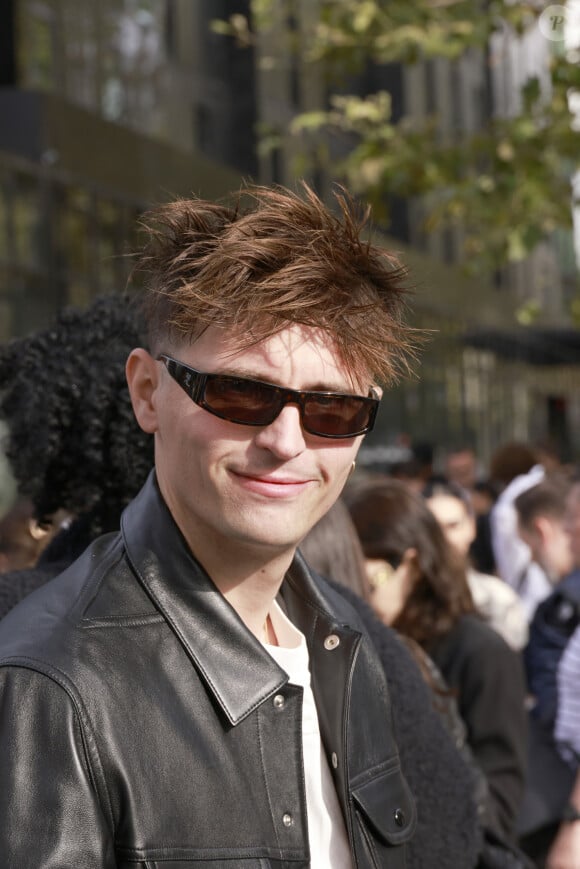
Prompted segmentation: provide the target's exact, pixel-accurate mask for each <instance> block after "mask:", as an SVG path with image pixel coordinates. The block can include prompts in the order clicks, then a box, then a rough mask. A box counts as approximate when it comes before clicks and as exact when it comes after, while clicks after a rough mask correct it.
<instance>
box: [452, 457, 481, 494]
mask: <svg viewBox="0 0 580 869" xmlns="http://www.w3.org/2000/svg"><path fill="white" fill-rule="evenodd" d="M445 473H446V476H447V477H448V478H449V479H450V480H451V481H452V482H454V483H457V485H459V486H463V488H464V489H472V488H473V486H474V485H475V482H476V480H477V459H476V457H475V454H474V453H473V452H472V451H471V450H460V451H458V452H456V453H450V454H449V455H448V456H447V461H446V467H445Z"/></svg>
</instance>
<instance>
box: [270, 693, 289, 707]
mask: <svg viewBox="0 0 580 869" xmlns="http://www.w3.org/2000/svg"><path fill="white" fill-rule="evenodd" d="M285 703H286V701H285V700H284V695H283V694H276V696H275V697H274V699H273V700H272V704H273V706H274V709H284V704H285Z"/></svg>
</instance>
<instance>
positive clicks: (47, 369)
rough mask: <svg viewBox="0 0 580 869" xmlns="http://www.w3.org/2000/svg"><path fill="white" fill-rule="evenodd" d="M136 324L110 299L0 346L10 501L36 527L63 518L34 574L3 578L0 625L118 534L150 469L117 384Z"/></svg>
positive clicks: (145, 442)
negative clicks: (97, 542) (14, 495)
mask: <svg viewBox="0 0 580 869" xmlns="http://www.w3.org/2000/svg"><path fill="white" fill-rule="evenodd" d="M140 322H141V320H140V314H139V307H138V304H137V302H136V300H135V299H134V297H132V296H129V295H128V294H119V293H117V294H110V295H105V296H100V297H98V298H97V299H95V300H94V301H93V302H92V304H90V305H89V306H88V307H87V308H86V309H81V308H74V307H67V308H64V309H63V310H62V311H60V312H59V313H58V314H57V315H56V317H55V320H54V322H53V323H52V324H51V325H50V326H48V327H47V328H46V329H42V330H39V331H37V332H35V333H33V334H31V335H28V336H25V337H23V338H18V339H14V340H13V341H11V342H9V343H8V344H5V345H4V346H2V347H0V419H2V420H3V421H4V422H5V424H6V426H7V429H8V434H7V437H6V438H5V443H4V450H5V453H6V456H7V458H8V460H9V462H10V466H11V469H12V472H13V474H14V477H15V478H16V481H17V484H18V489H19V492H20V494H21V495H22V496H26V497H28V498H29V499H30V500H31V501H32V503H33V505H34V514H35V515H34V518H35V519H36V521H37V522H38V523H39V524H40V525H45V526H46V525H48V524H49V523H50V522H51V518H52V517H53V516H55V514H57V513H64V514H66V515H67V516H69V517H71V520H70V523H67V524H66V526H65V527H64V528H63V530H62V531H61V532H60V533H59V534H57V536H56V537H55V538H54V539H53V541H52V542H51V543H50V544H49V546H48V547H47V549H46V550H45V551H44V552H43V554H42V556H41V558H40V560H39V563H38V566H37V568H36V569H34V570H26V571H19V572H17V573H14V572H13V573H8V574H6V575H3V576H2V578H1V582H0V617H2V616H3V615H5V613H6V612H8V610H9V609H11V608H12V606H14V605H15V604H16V603H17V602H18V600H19V599H20V598H21V597H23V596H24V595H25V594H27V593H28V592H30V591H31V590H32V589H34V588H36V587H37V586H38V585H41V584H42V583H43V582H44V581H46V580H47V579H49V578H50V577H51V576H53V575H55V574H56V573H58V572H59V571H60V570H61V569H62V568H64V567H66V566H68V564H69V563H70V562H71V561H72V560H74V558H75V557H76V556H77V555H80V553H81V552H82V551H83V550H84V549H85V547H86V546H88V544H89V543H90V542H91V541H92V540H93V539H95V538H96V537H97V536H98V535H100V534H103V533H105V532H108V531H114V530H117V529H118V527H119V519H120V516H121V513H122V511H123V509H124V508H125V507H126V506H127V504H128V503H129V502H130V501H131V499H132V498H133V497H134V496H135V495H136V494H137V492H138V491H139V489H140V488H141V486H142V485H143V483H144V482H145V479H146V477H147V474H148V473H149V471H150V470H151V468H152V467H153V438H152V437H151V436H150V435H148V434H146V433H145V432H144V431H143V430H142V429H141V428H140V427H139V426H138V425H137V422H136V420H135V416H134V414H133V410H132V407H131V400H130V397H129V390H128V388H127V381H126V378H125V362H126V359H127V356H128V355H129V353H130V351H131V350H132V348H133V347H135V346H136V345H139V344H141V343H142V341H143V339H142V329H141V328H140Z"/></svg>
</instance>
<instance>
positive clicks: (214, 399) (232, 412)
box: [204, 375, 280, 425]
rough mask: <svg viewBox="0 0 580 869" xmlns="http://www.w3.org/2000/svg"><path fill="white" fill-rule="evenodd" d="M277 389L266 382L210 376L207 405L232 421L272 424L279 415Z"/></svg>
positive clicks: (206, 398) (205, 397)
mask: <svg viewBox="0 0 580 869" xmlns="http://www.w3.org/2000/svg"><path fill="white" fill-rule="evenodd" d="M276 399H277V390H276V388H275V387H271V386H269V385H268V384H266V383H258V382H257V381H255V380H246V379H243V378H239V379H238V378H236V377H220V376H219V375H217V376H213V377H212V376H210V377H208V379H207V383H206V387H205V395H204V405H205V406H206V407H207V408H208V409H209V410H212V411H213V412H214V413H217V414H218V416H221V417H223V418H224V419H229V420H230V421H231V422H238V423H242V424H243V423H249V424H250V425H269V424H270V423H271V422H273V421H274V419H275V418H276V415H277V414H278V413H279V410H280V407H279V402H278V401H277V400H276Z"/></svg>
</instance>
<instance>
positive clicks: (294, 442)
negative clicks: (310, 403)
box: [254, 404, 306, 459]
mask: <svg viewBox="0 0 580 869" xmlns="http://www.w3.org/2000/svg"><path fill="white" fill-rule="evenodd" d="M254 442H255V444H256V446H259V447H261V448H262V449H266V450H269V451H270V452H271V453H273V454H274V455H275V456H277V457H278V458H280V459H291V458H294V456H297V455H300V453H301V452H303V451H304V450H305V449H306V441H305V438H304V430H303V428H302V423H301V420H300V408H299V407H298V405H296V404H286V405H284V407H283V408H282V410H281V411H280V413H279V414H278V416H277V417H276V419H275V420H274V422H271V423H270V425H266V426H264V427H263V428H262V429H260V430H259V431H258V433H257V434H256V436H255V438H254Z"/></svg>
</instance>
